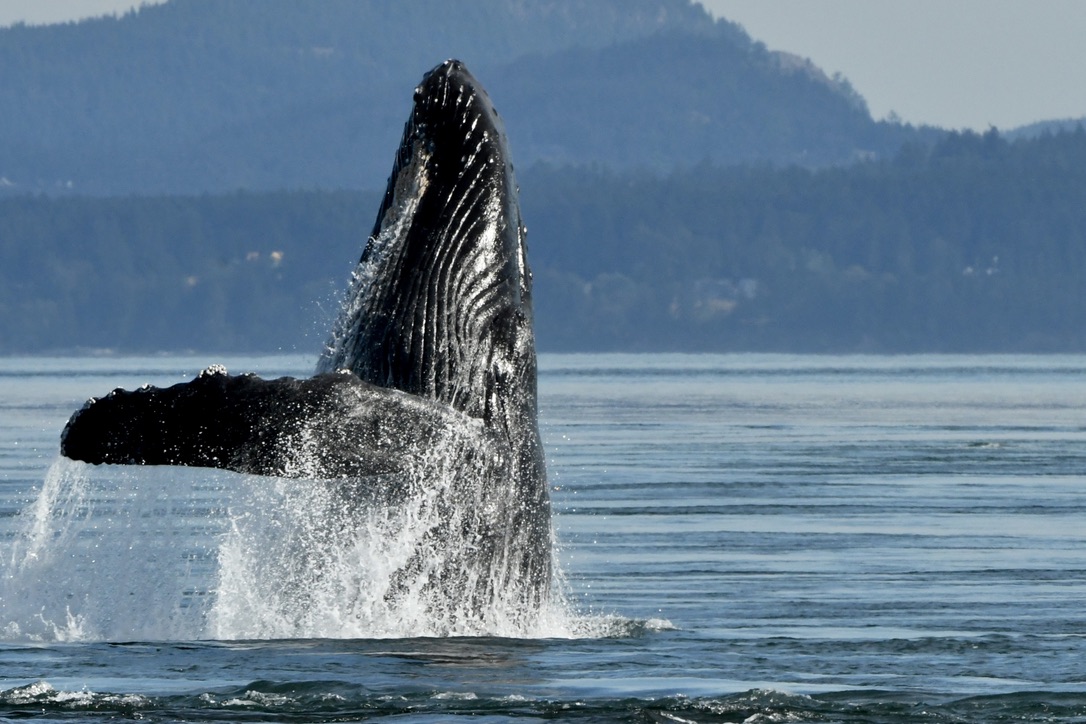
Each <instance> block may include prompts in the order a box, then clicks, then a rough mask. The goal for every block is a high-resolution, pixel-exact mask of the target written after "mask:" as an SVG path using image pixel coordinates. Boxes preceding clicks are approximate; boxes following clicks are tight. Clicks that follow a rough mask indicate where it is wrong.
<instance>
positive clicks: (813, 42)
mask: <svg viewBox="0 0 1086 724" xmlns="http://www.w3.org/2000/svg"><path fill="white" fill-rule="evenodd" d="M701 2H702V4H703V5H705V6H706V7H707V8H709V10H710V12H712V13H713V14H714V15H716V16H718V17H726V18H728V19H729V20H733V21H735V22H738V23H739V24H741V25H742V26H743V27H744V28H746V30H747V32H748V33H749V34H750V35H751V37H753V38H754V39H755V40H760V41H762V42H763V43H765V44H766V45H767V46H768V47H769V48H771V49H773V50H786V51H788V52H790V53H795V54H796V55H801V56H803V57H806V58H810V59H811V60H812V61H814V63H815V65H817V66H819V67H820V68H822V70H824V71H826V73H827V74H829V75H833V73H835V72H838V71H839V72H840V73H841V74H842V75H844V76H845V77H846V78H848V79H849V82H851V83H852V86H853V87H854V88H855V89H856V90H857V91H859V92H860V95H862V96H863V97H864V98H866V99H867V105H868V107H869V108H870V109H871V115H872V116H874V117H875V118H877V119H880V118H885V117H886V116H887V114H889V113H890V112H891V111H894V112H896V113H897V114H898V116H900V117H901V118H902V119H904V120H906V121H909V122H911V123H917V124H920V123H928V124H932V125H936V126H942V127H944V128H954V129H958V128H972V129H975V130H979V131H984V130H987V129H988V127H989V126H995V127H996V128H1001V129H1008V128H1014V127H1016V126H1020V125H1024V124H1027V123H1032V122H1033V121H1039V120H1050V119H1058V118H1082V117H1084V116H1086V1H1084V0H701Z"/></svg>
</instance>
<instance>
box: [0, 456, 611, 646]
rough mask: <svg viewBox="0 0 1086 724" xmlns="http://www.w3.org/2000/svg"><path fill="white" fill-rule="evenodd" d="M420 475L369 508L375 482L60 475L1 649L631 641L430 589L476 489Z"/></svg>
mask: <svg viewBox="0 0 1086 724" xmlns="http://www.w3.org/2000/svg"><path fill="white" fill-rule="evenodd" d="M434 459H435V461H440V460H441V459H443V457H442V456H441V455H438V454H436V453H435V456H434ZM459 472H460V473H463V471H459ZM425 474H426V475H427V476H429V477H428V478H427V479H426V480H422V479H415V480H411V481H408V482H407V484H406V485H405V486H404V488H403V489H404V490H405V491H406V492H405V493H403V494H399V495H395V496H390V497H381V496H373V495H367V494H366V492H365V491H364V490H359V489H358V486H362V485H365V484H367V483H369V484H372V483H373V481H354V482H344V481H340V480H336V481H320V480H303V479H278V478H266V477H259V476H246V475H239V474H236V473H231V472H225V471H218V470H208V469H196V468H192V469H190V468H171V467H160V468H155V467H121V466H99V467H95V466H88V465H85V464H83V463H78V462H73V461H70V460H67V459H64V458H61V459H58V460H57V461H56V462H54V463H53V465H52V466H51V468H50V469H49V471H48V474H47V475H46V477H45V480H44V482H43V484H42V487H41V490H40V491H39V493H38V495H37V498H36V499H35V500H33V501H32V502H31V503H30V504H29V505H28V506H27V507H26V509H25V510H24V511H23V512H22V514H21V516H20V518H21V523H22V529H21V531H20V532H19V533H18V534H17V535H16V536H15V538H14V539H13V540H12V541H11V542H10V545H9V550H8V551H6V556H5V558H4V569H3V577H2V579H0V637H2V638H4V639H7V640H31V641H96V640H106V641H131V640H144V641H150V640H195V639H284V638H382V637H411V636H477V635H486V636H508V637H531V638H536V637H547V638H570V637H598V636H612V635H630V629H629V626H628V625H627V624H629V623H630V622H628V621H625V620H619V619H617V618H614V617H606V616H590V617H586V616H581V615H578V614H576V613H575V612H573V611H572V610H571V608H570V606H569V605H568V604H567V602H566V600H565V597H564V596H563V595H562V594H560V593H556V594H554V595H552V597H551V599H550V600H548V601H546V602H545V603H544V605H543V606H542V607H540V608H538V609H537V610H525V607H524V606H523V604H522V602H521V601H519V600H517V598H516V597H515V596H506V595H503V588H502V586H501V585H500V580H498V581H494V582H491V583H490V585H489V586H484V588H485V589H486V590H489V591H492V595H491V599H490V600H489V601H488V602H487V605H485V606H481V607H479V606H474V605H471V604H470V598H469V597H464V596H462V595H457V594H459V593H461V592H460V591H449V590H445V589H444V588H442V586H441V585H440V583H441V576H442V572H443V571H444V570H447V568H448V566H450V565H453V566H460V565H469V564H468V563H465V561H470V560H471V557H470V556H468V555H465V551H466V550H468V551H470V547H471V546H472V545H473V541H472V540H471V538H470V537H459V536H458V535H457V534H456V531H459V530H464V529H469V528H470V527H469V526H464V525H462V523H463V522H464V520H463V516H465V515H469V514H470V511H471V510H472V506H473V505H475V504H481V502H482V501H479V500H464V499H463V497H464V490H465V489H474V486H473V485H470V484H468V485H465V484H462V483H463V481H461V480H458V479H457V478H456V476H455V474H452V473H451V471H448V470H446V471H442V470H441V465H440V464H435V466H431V467H429V468H428V469H427V470H426V471H425ZM442 475H444V479H440V478H441V476H442ZM434 476H438V479H435V478H434ZM424 483H425V484H424ZM398 484H400V485H403V481H398ZM486 492H487V491H481V492H480V494H485V493H486ZM450 503H455V504H456V505H455V506H451V505H450ZM450 516H451V519H450ZM435 533H440V534H441V535H436V534H435ZM495 568H498V567H497V566H495ZM555 568H556V567H555ZM405 572H407V573H405ZM501 575H505V574H503V573H501V572H500V571H498V570H478V571H473V572H470V574H469V575H468V576H467V578H468V579H472V578H473V577H478V576H495V577H497V578H499V579H500V576H501ZM460 580H465V579H464V578H461V579H460ZM435 584H436V585H435ZM554 590H556V591H562V590H563V587H562V585H561V583H560V582H559V583H556V585H555V586H554Z"/></svg>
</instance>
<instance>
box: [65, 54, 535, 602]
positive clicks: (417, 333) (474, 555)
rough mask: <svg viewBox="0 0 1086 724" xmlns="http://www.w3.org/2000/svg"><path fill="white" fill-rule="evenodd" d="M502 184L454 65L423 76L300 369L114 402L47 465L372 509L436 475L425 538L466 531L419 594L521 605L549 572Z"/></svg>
mask: <svg viewBox="0 0 1086 724" xmlns="http://www.w3.org/2000/svg"><path fill="white" fill-rule="evenodd" d="M517 191H518V189H517V185H516V181H515V178H514V173H513V166H512V164H511V161H510V157H509V152H508V147H507V142H506V138H505V133H504V129H503V127H502V123H501V120H500V118H499V116H498V115H497V112H496V111H495V109H494V106H493V104H492V103H491V101H490V98H489V97H488V96H487V94H486V92H485V91H484V90H483V88H482V87H481V85H480V84H479V83H478V82H477V81H476V80H475V78H474V77H473V76H472V75H471V74H470V73H469V72H468V70H467V69H466V68H465V67H464V65H463V64H462V63H460V62H458V61H455V60H450V61H447V62H445V63H443V64H441V65H439V66H438V67H436V68H434V69H433V70H431V71H430V72H428V73H427V74H426V75H425V76H424V78H423V80H422V82H421V83H420V84H419V86H418V87H417V88H416V89H415V95H414V107H413V110H412V112H411V115H410V118H409V119H408V121H407V124H406V126H405V129H404V134H403V139H402V142H401V144H400V147H399V149H398V151H397V153H396V157H395V162H394V165H393V169H392V173H391V176H390V177H389V181H388V188H387V190H386V192H385V196H384V200H383V202H382V204H381V207H380V209H379V211H378V214H377V219H376V222H375V224H374V228H373V231H372V234H371V236H370V237H369V240H368V243H367V244H366V246H365V249H364V251H363V253H362V257H361V260H360V262H359V263H358V266H357V268H356V269H355V271H354V273H353V275H352V280H351V286H350V288H349V290H348V292H347V295H346V298H345V301H344V305H343V309H342V311H341V313H340V316H339V319H338V320H337V321H336V323H335V325H334V327H333V330H332V333H331V336H330V339H329V341H328V343H327V345H326V347H325V349H324V351H323V354H322V355H321V357H320V361H319V362H318V365H317V370H316V374H315V375H314V376H313V377H311V378H308V379H293V378H281V379H276V380H263V379H261V378H259V377H256V376H253V375H240V376H234V375H229V374H227V372H226V371H225V370H224V369H222V368H220V367H217V366H213V367H209V368H208V369H206V370H204V372H202V373H201V374H200V375H199V376H198V377H197V378H196V379H194V380H192V381H190V382H187V383H183V384H178V385H175V386H173V387H169V388H164V389H160V388H154V387H145V388H142V389H138V390H134V391H125V390H114V391H113V392H111V393H109V394H108V395H107V396H104V397H102V398H99V399H92V400H90V401H88V402H87V404H86V405H85V406H84V407H83V408H82V409H81V410H79V411H77V412H76V413H75V414H74V415H72V417H71V419H70V420H69V421H68V424H67V426H66V427H65V429H64V432H63V433H62V436H61V452H62V454H63V455H65V456H66V457H68V458H71V459H75V460H82V461H85V462H88V463H95V464H98V463H111V464H129V465H187V466H203V467H217V468H225V469H229V470H234V471H237V472H241V473H248V474H256V475H268V476H281V477H300V478H314V479H321V480H325V481H326V480H341V481H343V483H342V484H343V489H344V490H350V491H352V493H351V494H352V495H356V496H357V497H359V498H367V497H378V498H385V499H393V498H395V496H396V495H399V494H402V490H400V488H402V486H404V485H406V484H407V483H406V482H405V480H408V479H409V480H411V481H415V483H414V484H419V482H418V481H419V480H423V482H422V484H425V480H424V478H425V476H426V475H427V474H430V473H428V472H427V471H430V472H432V471H433V470H434V469H435V467H436V466H440V467H441V468H442V470H444V471H446V474H445V478H446V480H449V479H451V480H452V484H451V490H449V491H446V493H444V494H443V497H442V498H441V502H440V503H438V504H439V505H443V506H445V509H447V510H448V515H446V516H445V517H446V519H447V520H448V521H449V522H448V524H447V525H446V526H444V527H443V526H440V525H439V526H437V527H435V528H434V529H433V530H431V531H428V532H427V535H428V536H429V537H439V536H443V535H459V536H464V537H465V538H467V539H468V540H467V545H466V546H465V551H469V552H466V553H465V554H464V555H463V556H461V557H459V558H454V559H450V561H447V562H446V563H445V564H444V565H443V567H442V569H441V570H437V571H430V572H429V573H428V574H427V575H428V579H427V582H426V584H425V585H426V586H427V587H429V588H431V589H432V588H435V587H437V588H442V589H447V590H448V591H449V592H450V595H457V596H460V597H462V598H466V599H468V602H469V603H470V604H471V605H485V604H486V601H487V600H489V599H490V598H492V596H493V593H494V591H493V589H494V588H495V587H502V588H504V589H506V594H508V593H509V591H512V592H513V594H514V595H513V598H514V599H516V600H518V601H520V602H521V603H523V604H524V605H526V606H531V605H538V604H539V602H540V601H541V600H542V599H543V598H545V597H546V596H547V594H548V589H549V585H550V579H551V532H550V502H549V497H548V490H547V479H546V471H545V466H544V459H543V448H542V445H541V442H540V436H539V430H538V425H537V421H536V354H535V341H534V333H533V329H532V302H531V272H530V271H529V269H528V263H527V254H526V246H525V235H526V231H525V227H524V225H523V223H522V222H521V218H520V210H519V205H518V201H517ZM435 459H439V460H435ZM450 470H451V471H452V473H451V475H449V474H448V471H450ZM420 471H421V472H420ZM457 507H459V508H463V509H466V510H454V509H455V508H457ZM453 528H455V530H453ZM469 559H470V560H469ZM423 568H425V562H424V561H415V562H413V563H412V564H411V565H409V566H407V567H406V568H405V570H403V571H400V572H399V575H400V576H401V577H403V578H405V579H406V578H409V577H411V576H412V575H414V574H415V573H417V571H418V570H422V569H423ZM484 568H485V569H486V570H487V571H488V573H487V574H486V575H480V574H479V571H480V570H482V569H484ZM473 571H474V572H473ZM506 598H508V595H506Z"/></svg>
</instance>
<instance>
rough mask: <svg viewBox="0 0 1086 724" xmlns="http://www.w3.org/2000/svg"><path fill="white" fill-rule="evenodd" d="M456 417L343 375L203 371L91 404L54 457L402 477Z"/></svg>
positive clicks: (69, 426) (292, 473)
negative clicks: (269, 376)
mask: <svg viewBox="0 0 1086 724" xmlns="http://www.w3.org/2000/svg"><path fill="white" fill-rule="evenodd" d="M462 418H463V416H462V415H460V414H459V413H456V412H455V411H453V410H451V409H448V408H445V407H444V406H442V405H438V404H435V403H433V402H431V401H428V400H424V399H421V398H417V397H415V396H413V395H408V394H406V393H403V392H399V391H397V390H390V389H384V388H381V387H376V386H374V385H370V384H368V383H365V382H362V381H361V380H359V379H358V378H357V377H356V376H355V375H353V374H349V373H330V374H324V375H318V376H316V377H313V378H310V379H305V380H297V379H293V378H289V377H284V378H280V379H277V380H263V379H261V378H259V377H256V376H253V375H241V376H232V375H227V374H225V373H216V372H213V371H207V372H204V373H203V374H201V375H200V376H199V377H197V378H196V379H194V380H192V381H191V382H186V383H182V384H178V385H174V386H172V387H168V388H156V387H146V388H143V389H139V390H134V391H131V392H129V391H126V390H114V391H113V392H111V393H110V394H109V395H108V396H106V397H103V398H100V399H94V400H90V401H89V402H88V403H87V404H86V405H85V406H84V407H83V408H82V409H81V410H79V411H78V412H76V413H75V414H74V415H72V417H71V419H70V420H69V421H68V424H67V426H66V427H65V428H64V432H63V434H62V435H61V453H62V454H63V455H64V456H66V457H68V458H71V459H73V460H82V461H84V462H88V463H93V464H100V463H110V464H120V465H186V466H196V467H211V468H223V469H227V470H234V471H237V472H240V473H250V474H255V475H275V476H282V477H307V478H308V477H313V478H330V477H344V476H352V477H353V476H368V475H385V474H394V473H398V472H401V471H402V470H403V469H404V468H405V466H407V465H410V464H411V462H412V460H413V458H414V457H415V456H417V455H418V454H419V451H420V450H423V449H425V448H426V447H427V446H429V445H430V444H431V443H432V442H433V440H434V439H436V438H440V437H441V436H442V435H443V434H447V430H448V429H449V428H450V427H453V426H455V425H457V424H460V420H461V419H462Z"/></svg>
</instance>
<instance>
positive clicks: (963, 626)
mask: <svg viewBox="0 0 1086 724" xmlns="http://www.w3.org/2000/svg"><path fill="white" fill-rule="evenodd" d="M210 363H223V364H225V365H226V366H227V367H228V368H229V369H230V371H231V372H246V371H252V372H257V373H259V374H261V375H262V376H265V377H275V376H280V375H284V374H290V375H294V376H304V375H307V374H308V373H309V371H310V370H311V369H312V367H313V365H314V363H315V360H314V359H308V358H303V357H249V358H221V357H219V358H209V357H200V358H195V357H141V358H128V357H120V358H118V357H86V358H83V357H64V358H8V359H0V719H4V720H7V719H40V720H46V721H49V720H69V719H81V720H83V719H88V720H96V719H99V720H106V719H125V718H130V719H142V720H149V721H178V720H185V721H244V722H251V721H359V720H370V719H389V720H393V721H397V722H431V721H448V720H451V719H456V718H458V717H467V716H472V717H474V718H475V719H476V720H479V721H492V722H499V721H512V720H516V721H533V720H560V721H564V720H569V721H581V722H794V721H795V722H798V721H814V722H865V723H868V722H1053V721H1060V722H1086V357H1081V356H1040V357H1031V356H901V357H877V356H871V357H865V356H855V357H853V356H842V357H833V356H790V355H721V356H700V355H699V356H680V355H629V356H627V355H569V356H565V355H543V356H542V357H541V360H540V380H539V386H540V405H541V409H540V421H541V428H542V433H543V437H544V440H545V443H546V448H547V456H548V465H549V472H550V483H551V486H552V500H553V503H554V526H555V531H556V537H557V540H558V543H559V548H558V551H557V561H558V568H559V570H560V581H559V587H560V590H561V591H562V592H563V595H562V597H561V599H560V600H558V601H556V602H554V604H553V605H552V606H551V609H550V610H548V612H547V613H546V615H545V616H543V617H542V619H541V623H540V624H539V625H538V626H537V627H536V628H535V629H533V630H532V631H526V632H520V633H517V632H512V634H510V632H498V633H499V634H500V635H491V636H461V637H427V636H421V637H420V636H413V635H412V629H411V626H410V625H408V624H405V622H403V621H399V622H397V621H389V620H382V619H380V618H379V617H372V616H371V617H368V618H367V617H366V616H363V615H362V613H360V612H359V610H358V609H357V608H352V607H351V601H349V600H343V601H341V602H337V601H336V600H334V599H333V600H328V601H324V602H323V604H322V608H321V609H320V611H319V612H317V613H315V612H314V611H313V610H306V611H298V612H296V614H297V617H298V618H299V619H303V618H304V619H305V621H304V622H303V621H300V620H288V619H291V616H289V615H286V616H283V615H281V619H282V620H271V619H268V618H267V616H266V615H265V613H264V612H261V611H260V604H261V601H260V600H259V599H260V597H259V596H255V595H249V596H248V599H247V597H246V596H247V593H249V592H251V591H252V590H253V588H252V587H251V586H250V579H249V578H247V577H246V576H247V575H250V574H252V573H253V572H252V571H247V570H242V569H238V568H234V567H232V566H233V565H235V563H236V557H237V555H238V549H237V546H238V545H239V543H238V541H239V540H242V538H239V536H242V537H243V535H244V534H245V533H246V531H250V530H251V529H253V528H254V526H255V527H259V526H260V525H264V526H265V528H261V530H262V531H263V535H264V536H265V537H264V538H260V540H261V541H264V543H262V545H269V546H272V547H274V545H275V538H274V535H270V534H269V533H268V531H273V530H274V526H278V525H285V523H284V518H283V517H282V516H283V515H284V512H283V511H284V510H289V509H292V506H294V502H293V501H295V500H297V499H300V498H297V497H291V496H302V495H304V489H301V488H297V487H290V484H287V483H285V482H284V481H275V480H272V479H263V478H254V477H251V476H239V475H235V474H233V473H224V472H221V471H203V470H183V469H174V468H117V467H99V468H94V467H91V466H86V465H83V464H82V463H74V462H71V461H64V460H59V459H58V454H57V451H58V439H59V436H60V433H61V430H62V429H63V427H64V423H65V421H66V420H67V418H68V416H69V415H70V414H71V413H72V412H73V411H74V410H76V409H78V408H79V407H80V406H81V405H82V404H83V401H84V400H85V399H86V398H88V397H90V396H92V395H102V394H104V393H106V392H108V391H109V390H110V389H113V388H114V387H126V388H129V389H131V388H134V387H138V386H139V385H142V384H144V383H151V384H155V385H159V386H161V385H169V384H173V383H175V382H180V381H184V380H187V379H190V378H191V377H193V376H194V375H195V374H197V373H198V372H199V371H200V370H201V369H202V368H203V367H204V366H206V365H207V364H210ZM239 491H242V492H239ZM283 500H286V501H288V503H287V504H286V505H285V506H284V505H282V504H281V503H282V501H283ZM277 505H279V507H276V506H277ZM269 511H277V512H275V513H274V514H272V513H270V512H269ZM268 518H271V519H272V520H271V521H270V522H268V521H267V520H265V519H268ZM261 521H263V522H261ZM288 522H289V521H288ZM250 552H251V551H250ZM260 552H261V549H260V548H258V549H257V553H258V554H259V553H260ZM281 554H282V551H278V552H277V553H276V555H281ZM269 555H271V553H269ZM258 557H259V556H258ZM296 568H299V569H301V572H298V571H294V572H293V573H291V574H290V576H287V579H285V580H284V583H283V584H282V588H283V591H284V593H283V595H284V596H288V595H289V593H290V589H291V586H298V585H299V581H301V582H304V581H307V580H316V579H317V578H319V576H320V570H321V569H320V567H319V565H310V562H308V561H299V563H298V566H296ZM314 571H316V573H314ZM264 573H265V574H266V573H267V572H264ZM307 575H308V576H309V578H306V577H305V576H307ZM291 576H293V577H291ZM299 576H300V577H299ZM340 595H343V594H342V591H341V593H340ZM307 600H308V599H307ZM340 604H341V605H342V611H339V610H337V608H336V606H337V605H340ZM284 610H286V611H288V613H289V609H282V608H280V609H279V611H280V614H282V612H283V611H284ZM347 612H351V615H347ZM341 614H342V615H341ZM303 624H304V625H303Z"/></svg>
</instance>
